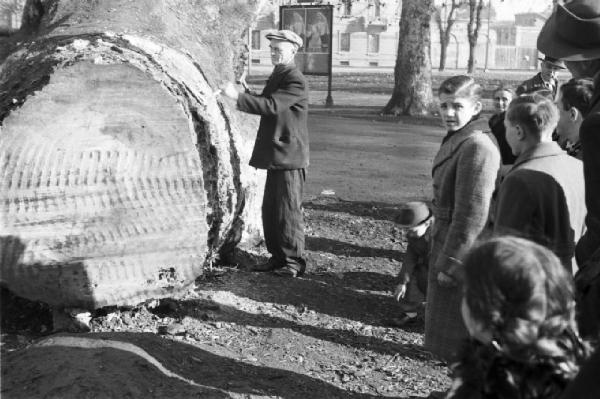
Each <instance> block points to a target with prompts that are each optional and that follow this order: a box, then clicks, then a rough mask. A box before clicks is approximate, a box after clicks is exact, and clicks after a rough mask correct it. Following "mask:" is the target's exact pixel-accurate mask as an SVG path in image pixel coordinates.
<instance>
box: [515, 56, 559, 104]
mask: <svg viewBox="0 0 600 399" xmlns="http://www.w3.org/2000/svg"><path fill="white" fill-rule="evenodd" d="M539 60H540V61H542V65H541V69H542V70H541V71H540V72H539V73H538V74H536V75H535V76H534V77H532V78H531V79H527V80H526V81H524V82H523V83H521V84H520V85H519V86H518V87H517V95H518V96H520V95H523V94H531V93H535V92H539V93H540V94H543V95H551V96H552V98H554V97H556V90H557V89H558V79H557V78H556V75H557V74H558V71H559V70H561V69H566V67H565V64H564V63H563V62H562V61H561V60H557V59H556V58H552V57H548V56H546V57H544V58H539Z"/></svg>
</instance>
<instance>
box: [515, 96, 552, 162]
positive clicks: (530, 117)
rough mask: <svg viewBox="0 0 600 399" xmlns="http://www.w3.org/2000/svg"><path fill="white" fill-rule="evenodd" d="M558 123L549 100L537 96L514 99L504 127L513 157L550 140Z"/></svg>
mask: <svg viewBox="0 0 600 399" xmlns="http://www.w3.org/2000/svg"><path fill="white" fill-rule="evenodd" d="M557 123H558V109H556V106H555V105H554V103H553V102H552V100H550V99H549V98H546V97H544V96H541V95H539V94H532V95H524V96H520V97H517V98H515V99H514V100H513V101H512V102H511V103H510V105H509V106H508V110H507V111H506V117H505V118H504V126H505V127H506V141H507V142H508V145H509V146H510V148H511V149H512V152H513V154H514V155H519V154H521V153H522V152H523V151H524V150H526V149H528V148H530V147H532V146H534V145H537V144H538V143H540V142H543V141H551V140H552V132H553V131H554V128H555V127H556V124H557Z"/></svg>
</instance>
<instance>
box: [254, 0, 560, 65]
mask: <svg viewBox="0 0 600 399" xmlns="http://www.w3.org/2000/svg"><path fill="white" fill-rule="evenodd" d="M295 4H298V3H297V1H295V0H274V1H273V2H272V3H271V4H270V5H269V6H268V7H267V8H266V9H265V10H264V11H263V13H262V16H261V17H260V18H259V20H258V22H257V24H256V26H254V27H253V28H251V29H250V30H249V32H248V46H249V48H250V57H249V59H250V63H251V65H250V68H252V66H261V65H262V66H270V65H271V59H270V53H269V43H268V40H267V39H266V38H265V34H266V33H267V32H268V31H269V30H271V29H278V27H279V6H281V5H295ZM302 4H306V3H302ZM308 4H331V5H333V32H332V33H333V34H332V52H333V54H332V63H333V68H334V69H335V68H336V67H357V68H365V67H367V68H368V67H370V68H393V67H394V65H395V62H396V53H397V50H398V40H399V39H400V38H399V27H400V15H401V6H402V4H401V0H351V1H347V0H333V1H321V2H314V3H308ZM549 14H550V12H549V11H548V12H547V13H545V14H544V13H523V14H517V15H516V16H515V21H494V20H493V19H492V20H491V24H488V22H489V21H488V19H487V18H485V17H486V16H483V17H484V18H483V20H482V26H481V28H480V30H479V39H478V44H477V47H476V49H475V66H476V68H478V69H536V68H537V66H538V60H537V58H538V52H537V49H536V39H537V35H538V33H539V31H540V30H541V28H542V26H543V24H544V21H545V20H546V18H547V17H548V16H549ZM468 22H469V21H468V18H464V17H463V18H459V19H457V20H456V22H455V24H454V26H453V29H452V33H451V39H450V43H449V44H448V48H447V55H446V68H447V69H452V68H456V69H464V68H466V67H467V61H468V58H469V42H468V39H467V24H468ZM488 25H489V26H488ZM439 60H440V38H439V28H438V25H437V23H436V21H435V19H434V18H432V20H431V63H432V67H433V68H437V67H438V66H439Z"/></svg>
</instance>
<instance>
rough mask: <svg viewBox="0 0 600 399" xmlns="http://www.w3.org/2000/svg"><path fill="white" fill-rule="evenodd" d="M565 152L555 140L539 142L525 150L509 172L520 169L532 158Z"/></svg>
mask: <svg viewBox="0 0 600 399" xmlns="http://www.w3.org/2000/svg"><path fill="white" fill-rule="evenodd" d="M564 154H566V153H565V151H563V149H562V148H560V146H559V145H558V143H556V142H555V141H552V142H549V143H548V142H543V143H539V144H538V145H536V146H534V147H531V148H529V149H527V150H525V151H523V152H522V153H521V154H520V155H519V156H518V157H517V159H516V160H515V163H514V165H513V166H512V168H510V170H509V171H508V173H510V172H512V171H513V170H515V169H518V168H519V166H521V165H523V164H525V163H527V162H529V161H531V160H534V159H539V158H547V157H555V156H557V155H564Z"/></svg>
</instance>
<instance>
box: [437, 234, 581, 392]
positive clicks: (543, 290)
mask: <svg viewBox="0 0 600 399" xmlns="http://www.w3.org/2000/svg"><path fill="white" fill-rule="evenodd" d="M464 267H465V285H464V297H463V301H462V306H461V310H462V315H463V319H464V322H465V326H466V327H467V330H468V331H469V335H470V339H469V340H468V342H467V343H466V344H465V347H464V348H463V351H462V356H461V360H460V361H459V362H457V363H455V364H454V365H453V367H452V368H453V372H454V381H453V384H452V388H451V390H450V392H449V393H448V395H447V398H448V399H463V398H482V399H484V398H494V399H504V398H506V399H508V398H510V399H533V398H539V399H541V398H544V399H551V398H557V397H559V396H560V394H561V393H562V391H563V390H564V389H565V387H566V386H567V384H568V383H569V381H571V380H572V379H573V378H574V377H575V375H576V374H577V372H578V370H579V367H580V364H581V363H582V362H583V361H584V360H585V359H586V358H587V357H588V356H589V348H588V347H587V345H586V344H585V343H584V342H583V341H582V340H581V339H580V337H579V334H578V330H577V325H576V323H575V302H574V299H573V282H572V278H571V276H570V274H569V273H568V271H567V270H565V268H564V267H563V265H562V264H561V262H560V260H559V259H558V258H557V257H556V255H554V254H553V253H552V252H551V251H550V250H548V249H546V248H545V247H542V246H541V245H538V244H536V243H534V242H532V241H528V240H526V239H522V238H517V237H511V236H504V237H497V238H493V239H491V240H489V241H487V242H484V243H483V244H481V245H479V246H476V247H474V248H473V249H472V250H471V251H470V253H469V254H468V255H467V257H466V258H465V263H464Z"/></svg>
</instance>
